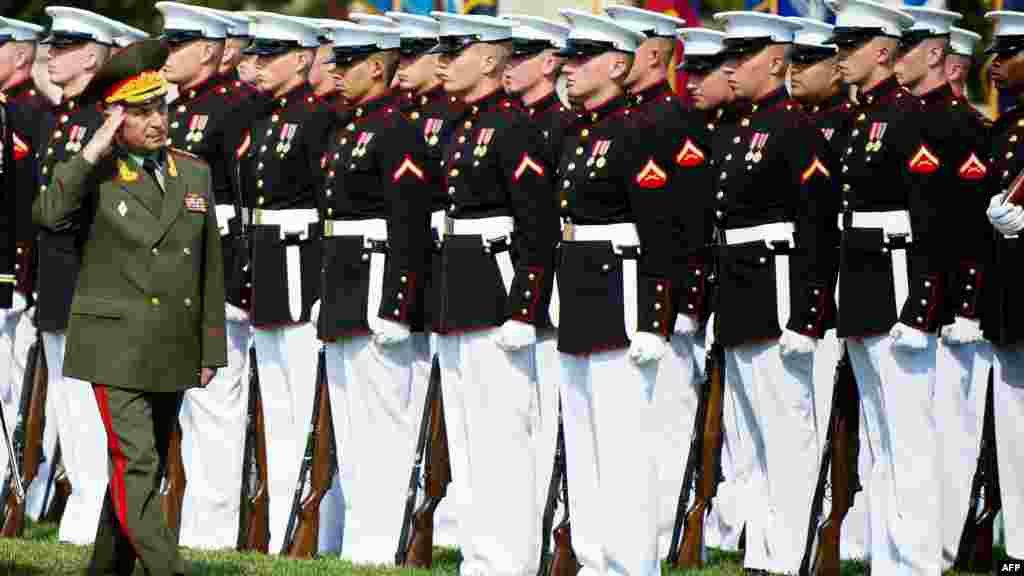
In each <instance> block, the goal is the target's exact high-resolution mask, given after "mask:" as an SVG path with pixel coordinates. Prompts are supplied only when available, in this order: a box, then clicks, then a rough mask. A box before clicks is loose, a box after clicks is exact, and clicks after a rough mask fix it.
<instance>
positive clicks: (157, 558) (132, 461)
mask: <svg viewBox="0 0 1024 576" xmlns="http://www.w3.org/2000/svg"><path fill="white" fill-rule="evenodd" d="M93 393H94V394H95V396H96V403H97V405H98V406H99V410H100V416H101V417H102V419H103V425H104V427H105V428H106V430H107V451H108V452H109V454H110V483H109V484H108V487H107V494H106V497H105V498H104V501H103V511H102V512H101V514H100V522H99V526H98V527H97V528H96V542H95V544H94V545H93V551H92V558H91V559H90V561H89V574H90V575H95V576H99V575H103V574H116V575H119V576H122V575H123V576H127V575H130V574H132V572H133V570H134V569H135V561H136V559H138V560H139V561H140V563H141V564H142V566H141V567H140V568H142V570H140V571H138V572H141V573H143V574H146V575H148V576H173V575H176V574H184V573H185V565H184V561H183V560H182V558H181V555H180V554H179V553H178V543H177V540H176V538H175V537H174V535H173V533H172V532H171V530H170V529H169V528H168V527H167V524H166V522H165V521H164V517H163V512H162V511H161V509H160V482H161V480H162V478H163V472H164V470H165V468H166V465H167V449H168V444H169V442H170V437H171V431H172V430H173V429H174V425H175V423H176V422H177V421H178V409H179V407H180V405H181V396H182V395H181V393H180V392H171V393H154V392H143V391H140V390H127V389H123V388H112V387H110V386H105V385H102V384H93Z"/></svg>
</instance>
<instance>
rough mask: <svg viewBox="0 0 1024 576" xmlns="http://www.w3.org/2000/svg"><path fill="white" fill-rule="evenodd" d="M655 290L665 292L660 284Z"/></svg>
mask: <svg viewBox="0 0 1024 576" xmlns="http://www.w3.org/2000/svg"><path fill="white" fill-rule="evenodd" d="M657 290H658V292H664V291H665V287H664V286H662V285H661V284H658V288H657Z"/></svg>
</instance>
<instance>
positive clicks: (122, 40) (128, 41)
mask: <svg viewBox="0 0 1024 576" xmlns="http://www.w3.org/2000/svg"><path fill="white" fill-rule="evenodd" d="M146 38H149V32H146V31H145V30H139V29H138V28H135V27H134V26H129V25H127V24H123V23H122V24H121V29H120V30H118V31H117V36H114V45H115V46H117V47H118V48H127V47H128V46H130V45H132V44H134V43H136V42H138V41H139V40H145V39H146Z"/></svg>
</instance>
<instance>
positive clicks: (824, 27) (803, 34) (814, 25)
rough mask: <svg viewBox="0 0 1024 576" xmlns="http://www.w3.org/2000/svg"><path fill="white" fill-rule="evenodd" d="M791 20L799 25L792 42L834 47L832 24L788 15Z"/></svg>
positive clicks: (800, 44) (818, 46)
mask: <svg viewBox="0 0 1024 576" xmlns="http://www.w3.org/2000/svg"><path fill="white" fill-rule="evenodd" d="M790 20H791V21H792V22H795V23H796V24H799V25H800V29H799V30H797V31H796V34H794V35H793V43H794V44H797V45H799V46H810V47H812V48H835V45H834V44H833V43H832V30H833V26H832V25H831V24H827V23H825V22H822V21H821V20H815V19H813V18H800V17H796V16H793V17H790Z"/></svg>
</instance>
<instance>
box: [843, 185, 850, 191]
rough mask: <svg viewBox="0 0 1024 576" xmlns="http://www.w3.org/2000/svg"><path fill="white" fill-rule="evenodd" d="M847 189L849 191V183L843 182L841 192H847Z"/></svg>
mask: <svg viewBox="0 0 1024 576" xmlns="http://www.w3.org/2000/svg"><path fill="white" fill-rule="evenodd" d="M849 191H850V185H849V184H843V192H849Z"/></svg>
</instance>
